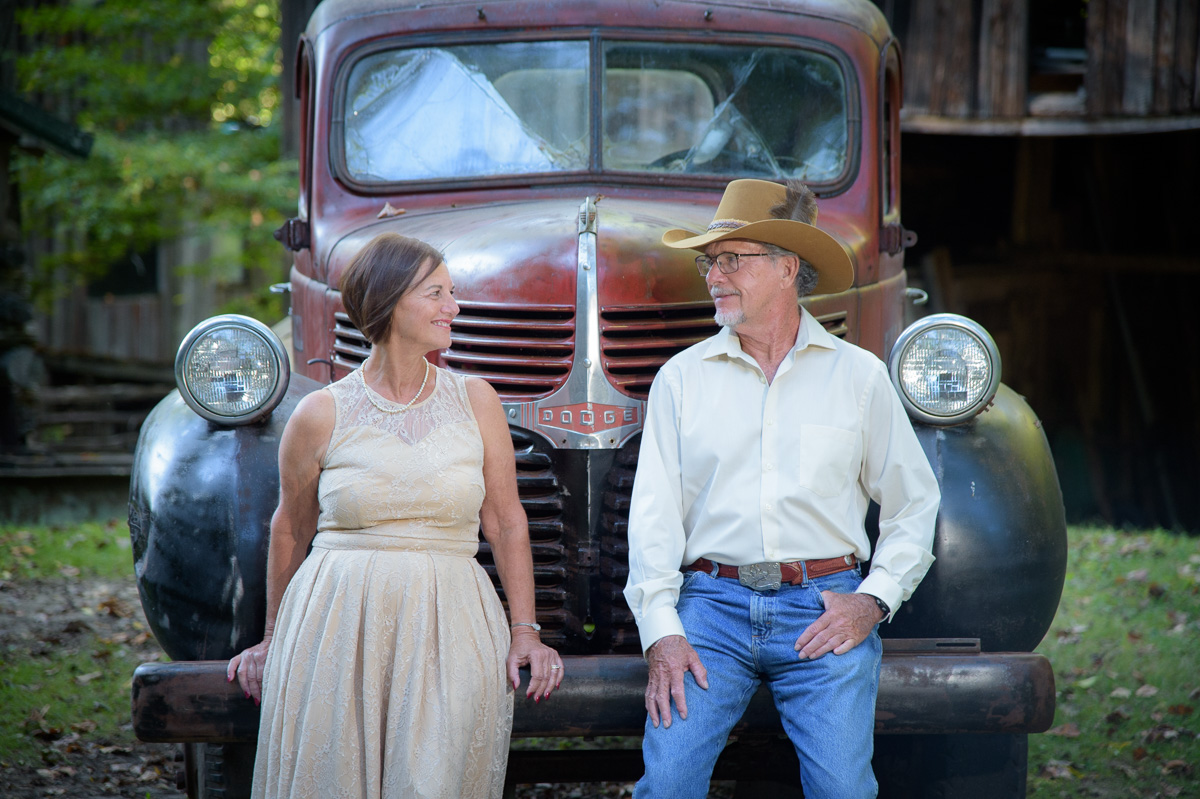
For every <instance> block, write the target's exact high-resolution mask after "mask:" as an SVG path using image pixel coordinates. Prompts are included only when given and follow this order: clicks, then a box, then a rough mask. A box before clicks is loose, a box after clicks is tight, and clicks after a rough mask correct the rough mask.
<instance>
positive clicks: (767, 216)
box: [662, 179, 854, 294]
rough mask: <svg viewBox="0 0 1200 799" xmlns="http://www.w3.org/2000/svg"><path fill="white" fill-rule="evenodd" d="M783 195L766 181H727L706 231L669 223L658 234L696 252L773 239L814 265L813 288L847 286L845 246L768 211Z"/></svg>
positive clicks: (850, 270) (825, 290)
mask: <svg viewBox="0 0 1200 799" xmlns="http://www.w3.org/2000/svg"><path fill="white" fill-rule="evenodd" d="M786 197H787V188H786V187H784V186H782V185H780V184H778V183H772V182H771V181H768V180H751V179H743V180H734V181H731V182H730V184H729V185H728V186H726V187H725V194H724V195H723V196H722V197H721V204H720V205H718V206H717V215H716V216H715V217H713V221H712V224H710V225H709V226H708V230H707V232H704V233H693V232H692V231H690V230H680V229H679V228H675V229H673V230H668V231H667V232H666V233H664V234H663V237H662V242H663V244H665V245H667V246H668V247H673V248H675V249H677V250H698V251H699V252H704V251H705V248H707V247H708V245H710V244H712V243H713V242H714V241H722V240H724V239H747V240H749V241H758V242H762V243H764V244H774V245H776V246H777V247H782V248H783V249H785V250H789V251H791V252H794V253H796V255H799V256H800V257H801V258H803V259H804V260H806V261H808V262H809V263H810V264H812V265H813V267H814V268H815V269H816V270H817V275H818V280H817V286H816V288H815V289H814V290H813V293H815V294H836V293H838V292H839V291H845V290H846V289H848V288H850V286H851V285H853V284H854V267H853V266H852V265H851V263H850V256H849V255H847V254H846V248H845V247H843V246H842V244H841V243H840V242H839V241H838V240H837V239H835V238H834V237H833V236H831V235H829V234H828V233H826V232H825V231H823V230H821V229H820V228H818V227H817V226H815V225H812V224H809V223H808V222H804V221H800V220H796V219H791V218H784V219H781V218H778V217H777V216H775V214H774V213H772V211H773V209H777V208H781V207H783V206H784V204H785V199H786ZM776 213H778V212H777V211H776Z"/></svg>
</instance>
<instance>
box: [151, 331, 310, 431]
mask: <svg viewBox="0 0 1200 799" xmlns="http://www.w3.org/2000/svg"><path fill="white" fill-rule="evenodd" d="M290 378H291V369H290V367H289V365H288V357H287V351H286V350H284V348H283V344H282V343H281V342H280V341H279V337H278V336H276V335H275V334H274V333H272V332H271V329H270V328H269V327H267V326H266V325H264V324H263V323H262V322H259V321H258V320H257V319H251V318H250V317H248V316H241V315H238V314H226V315H225V316H214V317H212V318H211V319H206V320H204V321H203V322H201V323H200V324H198V325H196V326H195V327H194V328H192V332H190V333H188V334H187V336H186V337H185V338H184V339H183V343H181V344H180V345H179V353H178V354H177V355H176V356H175V384H176V385H177V386H178V387H179V393H180V395H181V396H182V397H183V400H184V402H186V403H187V404H188V406H189V407H190V408H191V409H192V410H193V411H195V412H196V413H197V414H199V415H200V416H202V417H204V418H205V419H208V420H209V421H211V422H217V423H219V424H226V425H241V424H250V423H251V422H256V421H258V420H259V419H262V418H263V417H265V416H266V415H267V414H269V413H270V412H271V411H273V410H275V406H276V405H278V404H279V402H280V400H282V399H283V395H284V393H285V392H286V391H287V386H288V380H289V379H290Z"/></svg>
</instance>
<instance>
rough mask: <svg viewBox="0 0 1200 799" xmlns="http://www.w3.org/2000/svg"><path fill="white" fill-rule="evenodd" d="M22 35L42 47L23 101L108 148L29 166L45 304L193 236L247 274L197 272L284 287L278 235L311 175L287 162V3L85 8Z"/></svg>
mask: <svg viewBox="0 0 1200 799" xmlns="http://www.w3.org/2000/svg"><path fill="white" fill-rule="evenodd" d="M17 24H18V26H19V27H20V29H21V31H22V34H23V35H24V36H25V37H26V40H27V41H29V42H31V43H32V46H30V47H27V48H26V52H25V53H23V54H22V55H21V57H20V58H19V59H18V62H17V75H18V90H19V91H21V92H22V93H24V94H25V95H27V96H31V97H38V98H40V99H41V100H42V102H43V104H47V105H51V106H56V107H57V108H58V109H59V110H60V113H62V109H64V108H65V109H66V110H67V111H68V113H67V114H66V115H67V116H69V117H72V118H73V119H74V121H75V123H76V124H77V125H78V126H79V127H80V128H82V129H83V130H86V131H88V132H90V133H92V134H93V135H94V136H95V146H94V147H93V149H92V153H91V156H90V157H89V158H88V159H87V160H86V161H82V162H80V161H68V160H66V159H59V158H45V159H40V160H39V159H35V158H29V157H26V158H21V159H19V160H18V163H17V165H16V169H17V172H18V179H19V181H20V185H21V200H22V219H23V224H24V225H25V227H26V228H27V230H28V231H29V232H30V233H32V234H34V235H40V236H44V237H47V238H52V239H54V240H55V242H56V246H55V248H54V249H55V254H54V255H53V256H52V257H50V258H44V259H42V260H41V263H39V266H38V269H37V271H36V272H35V273H34V275H33V276H32V290H33V293H34V296H35V298H37V299H40V300H45V299H47V298H49V297H51V296H53V292H54V290H55V282H56V280H57V279H59V277H60V276H62V275H63V274H66V275H67V276H68V277H69V279H70V280H72V281H76V282H78V281H86V280H88V279H89V278H95V277H97V276H99V275H102V274H104V273H105V272H106V271H107V270H108V269H109V268H110V265H111V264H114V263H116V262H118V261H120V260H123V259H125V260H127V259H128V256H129V255H130V254H132V253H139V252H145V251H146V250H147V249H149V248H151V247H153V246H155V245H156V244H157V243H158V242H161V241H165V240H169V239H172V238H175V237H177V236H180V235H182V234H184V233H187V234H189V235H196V234H197V233H199V234H204V233H212V234H214V235H216V234H220V235H222V236H224V237H230V236H232V237H235V238H237V239H239V240H240V241H241V247H240V255H239V256H238V258H239V260H240V262H239V263H234V264H216V263H213V264H197V265H195V266H196V267H197V268H202V269H207V270H212V271H213V272H214V274H215V275H217V276H220V275H221V271H220V270H221V269H229V267H233V268H235V269H237V270H239V271H240V270H248V271H256V272H259V273H265V274H267V275H271V276H274V275H277V274H278V273H279V271H280V266H281V251H280V249H279V245H278V244H277V243H276V242H275V241H274V240H273V238H272V236H271V231H272V230H273V229H274V228H275V227H276V226H278V225H279V224H280V223H281V222H282V221H283V219H284V218H286V216H288V215H289V214H290V212H291V211H292V210H293V209H294V208H295V203H296V172H297V166H296V162H295V160H294V159H284V158H281V157H280V135H279V128H280V125H279V116H280V114H279V111H280V106H281V96H280V90H279V75H280V70H281V65H280V52H279V36H280V30H279V2H278V0H201V1H200V2H197V1H196V0H103V1H102V2H95V1H94V0H70V1H69V2H67V3H65V4H63V5H47V4H38V5H36V6H34V7H32V8H27V9H23V10H20V11H19V12H18V17H17ZM264 301H265V300H264ZM244 310H248V311H252V309H249V308H247V309H244ZM261 310H262V311H263V315H264V316H266V317H268V321H270V317H272V316H273V317H275V318H277V317H278V316H279V315H280V313H279V309H277V308H272V309H270V310H268V309H266V308H263V309H261Z"/></svg>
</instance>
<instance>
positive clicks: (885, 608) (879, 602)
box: [867, 594, 892, 619]
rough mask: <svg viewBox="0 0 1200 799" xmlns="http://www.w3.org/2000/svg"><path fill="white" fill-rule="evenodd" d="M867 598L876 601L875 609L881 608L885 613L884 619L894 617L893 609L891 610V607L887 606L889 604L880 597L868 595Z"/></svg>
mask: <svg viewBox="0 0 1200 799" xmlns="http://www.w3.org/2000/svg"><path fill="white" fill-rule="evenodd" d="M867 596H869V597H871V599H874V600H875V607H877V608H879V609H880V610H881V611H883V617H884V618H885V619H886V618H887V617H888V616H891V615H892V609H891V608H889V607H888V606H887V603H886V602H884V601H883V600H882V599H880V598H879V597H877V596H875V595H874V594H867Z"/></svg>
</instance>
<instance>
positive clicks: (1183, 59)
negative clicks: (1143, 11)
mask: <svg viewBox="0 0 1200 799" xmlns="http://www.w3.org/2000/svg"><path fill="white" fill-rule="evenodd" d="M1198 42H1200V3H1196V2H1195V0H1180V3H1179V13H1178V15H1177V16H1176V20H1175V76H1174V85H1173V86H1172V89H1171V110H1172V111H1174V112H1175V113H1177V114H1186V113H1188V112H1191V111H1196V110H1200V97H1198V96H1197V94H1198V89H1200V81H1197V80H1196V73H1197V71H1200V63H1197V57H1198V56H1200V52H1197V51H1198V50H1200V47H1198V45H1197V43H1198Z"/></svg>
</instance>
